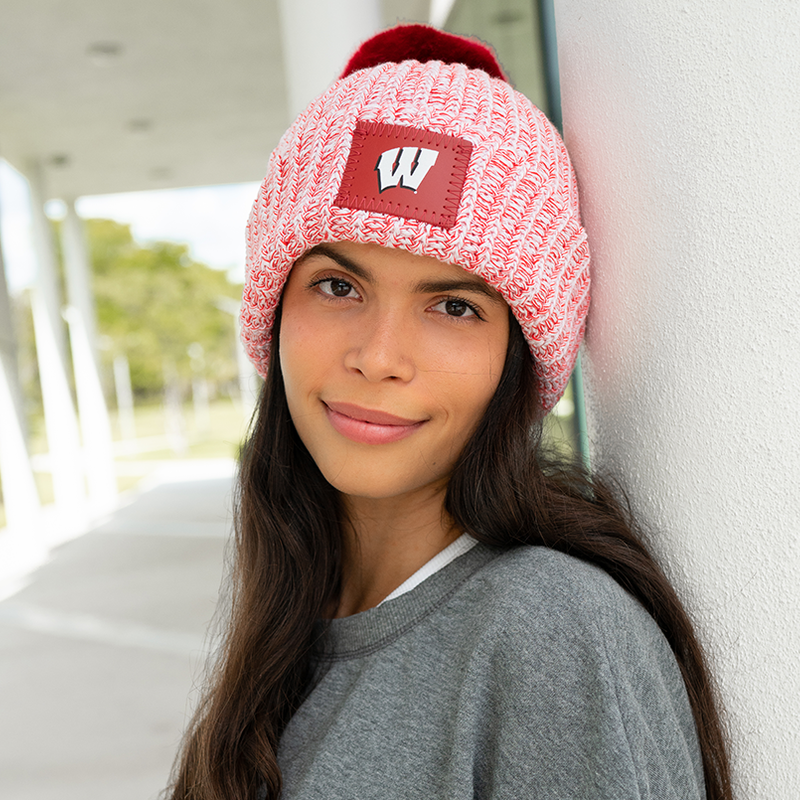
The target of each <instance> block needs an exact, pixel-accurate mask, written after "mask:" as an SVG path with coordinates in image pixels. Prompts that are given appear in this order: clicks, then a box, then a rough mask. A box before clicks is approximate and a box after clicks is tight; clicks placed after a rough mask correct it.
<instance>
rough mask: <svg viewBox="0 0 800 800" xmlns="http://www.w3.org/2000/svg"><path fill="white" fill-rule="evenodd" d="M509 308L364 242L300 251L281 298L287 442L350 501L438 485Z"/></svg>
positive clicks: (482, 397) (469, 283)
mask: <svg viewBox="0 0 800 800" xmlns="http://www.w3.org/2000/svg"><path fill="white" fill-rule="evenodd" d="M508 330H509V328H508V306H507V305H506V303H505V301H504V300H503V299H502V297H501V296H500V295H499V294H498V293H497V292H496V291H495V290H494V289H492V288H491V287H490V286H489V285H488V284H487V283H485V282H484V281H483V280H482V279H481V278H479V277H477V276H475V275H472V274H470V273H468V272H466V271H465V270H463V269H461V268H460V267H457V266H454V265H453V264H446V263H442V262H441V261H437V260H436V259H434V258H428V257H423V256H415V255H412V254H410V253H408V252H407V251H405V250H396V249H390V248H385V247H380V246H378V245H372V244H359V243H354V242H336V243H331V244H325V245H320V246H319V247H315V248H313V249H312V250H310V251H309V252H308V253H307V254H306V255H305V256H303V257H302V258H301V259H299V261H298V262H297V263H296V264H295V266H294V267H293V269H292V271H291V273H290V275H289V279H288V281H287V284H286V288H285V289H284V293H283V301H282V315H281V328H280V363H281V369H282V372H283V378H284V382H285V385H286V397H287V401H288V405H289V411H290V412H291V415H292V420H293V421H294V424H295V427H296V428H297V432H298V434H299V435H300V438H301V439H302V440H303V443H304V444H305V446H306V447H307V448H308V451H309V452H310V453H311V456H312V457H313V459H314V461H315V462H316V463H317V466H318V467H319V468H320V470H321V472H322V474H323V475H324V476H325V478H326V479H327V480H328V481H329V482H330V483H331V484H332V485H333V486H334V487H336V488H337V489H338V490H339V491H341V492H343V493H345V494H348V495H352V496H358V497H370V498H388V497H399V496H401V495H404V494H408V493H410V492H414V491H419V490H422V489H425V488H427V487H430V488H434V489H436V488H438V487H440V486H441V487H443V486H445V485H446V483H447V479H448V477H449V475H450V472H451V470H452V468H453V466H454V464H455V461H456V459H457V457H458V455H459V453H460V452H461V450H462V448H463V447H464V445H465V443H466V441H467V439H468V438H469V436H470V435H471V434H472V432H473V431H474V429H475V427H476V426H477V423H478V421H479V420H480V419H481V417H482V415H483V413H484V411H485V410H486V406H487V405H488V403H489V400H490V399H491V398H492V395H493V394H494V392H495V389H496V388H497V384H498V383H499V381H500V375H501V373H502V371H503V364H504V361H505V354H506V346H507V344H508Z"/></svg>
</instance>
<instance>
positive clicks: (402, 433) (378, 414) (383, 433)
mask: <svg viewBox="0 0 800 800" xmlns="http://www.w3.org/2000/svg"><path fill="white" fill-rule="evenodd" d="M324 405H325V412H326V414H327V416H328V420H329V421H330V423H331V425H332V426H333V428H334V430H336V431H337V432H338V433H340V434H341V435H342V436H345V437H346V438H348V439H350V440H352V441H354V442H360V443H362V444H391V443H392V442H398V441H400V440H401V439H405V438H406V437H407V436H411V434H413V433H415V432H416V431H417V430H419V428H420V427H422V425H424V424H425V422H427V420H424V419H423V420H414V419H407V418H406V417H398V416H397V415H395V414H389V413H388V412H386V411H376V410H374V409H370V408H362V407H361V406H357V405H353V404H352V403H339V402H325V403H324Z"/></svg>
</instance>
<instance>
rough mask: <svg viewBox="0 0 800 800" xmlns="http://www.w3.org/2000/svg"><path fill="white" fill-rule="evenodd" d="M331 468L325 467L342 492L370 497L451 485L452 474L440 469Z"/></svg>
mask: <svg viewBox="0 0 800 800" xmlns="http://www.w3.org/2000/svg"><path fill="white" fill-rule="evenodd" d="M364 467H365V468H363V469H355V470H348V469H339V470H327V469H325V468H324V467H322V468H321V470H322V474H323V476H324V478H325V480H327V481H328V483H330V484H331V486H333V488H334V489H336V490H337V491H338V492H341V494H343V495H347V496H349V497H363V498H365V499H368V500H389V499H392V498H396V497H403V496H407V495H411V494H415V493H417V492H425V493H437V492H441V491H444V490H445V488H446V487H447V481H448V477H449V476H447V475H445V476H443V475H441V474H440V473H435V472H426V473H423V474H419V473H415V474H408V473H405V474H404V471H403V470H399V469H397V468H396V466H394V467H390V468H386V469H370V468H369V465H366V464H365V465H364Z"/></svg>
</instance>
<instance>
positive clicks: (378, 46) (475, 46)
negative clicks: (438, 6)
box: [339, 25, 508, 81]
mask: <svg viewBox="0 0 800 800" xmlns="http://www.w3.org/2000/svg"><path fill="white" fill-rule="evenodd" d="M411 59H413V60H414V61H419V62H422V63H424V62H426V61H444V62H445V63H446V64H464V65H466V66H467V67H469V68H470V69H482V70H483V71H484V72H487V73H489V75H491V76H492V77H493V78H500V80H503V81H507V80H508V78H507V77H506V76H505V73H504V72H503V69H502V67H501V66H500V63H499V62H498V60H497V57H496V56H495V54H494V52H493V51H492V50H491V48H489V47H488V46H487V45H485V44H483V42H479V41H477V40H475V39H467V38H466V37H465V36H456V35H455V34H452V33H444V32H443V31H440V30H437V29H436V28H431V27H430V26H429V25H398V26H397V27H395V28H389V29H388V30H385V31H381V33H378V34H376V35H375V36H373V37H372V38H371V39H367V41H366V42H364V43H363V44H362V45H361V47H359V48H358V50H356V52H355V53H353V55H352V57H351V58H350V60H349V61H348V62H347V66H346V67H345V68H344V72H342V74H341V75H340V76H339V78H340V79H341V78H346V77H347V76H348V75H350V74H352V73H353V72H357V71H358V70H360V69H368V68H369V67H377V66H378V64H386V63H387V62H395V63H399V62H401V61H408V60H411Z"/></svg>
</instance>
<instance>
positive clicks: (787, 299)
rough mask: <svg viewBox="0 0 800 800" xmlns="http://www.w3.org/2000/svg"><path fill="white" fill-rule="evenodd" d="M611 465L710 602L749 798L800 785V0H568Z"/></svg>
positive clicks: (600, 408)
mask: <svg viewBox="0 0 800 800" xmlns="http://www.w3.org/2000/svg"><path fill="white" fill-rule="evenodd" d="M556 19H557V32H558V50H559V62H560V75H561V89H562V100H563V111H564V125H565V138H566V141H567V146H568V147H569V149H570V152H571V154H572V156H573V159H574V162H575V166H576V171H577V173H578V180H579V184H580V188H581V192H582V201H583V214H584V220H585V223H586V227H587V229H588V232H589V237H590V244H591V245H592V247H593V258H594V262H593V263H594V266H593V276H594V292H593V301H592V309H591V312H590V315H591V316H590V320H591V321H590V329H589V334H588V340H587V349H586V355H587V358H586V360H585V363H586V364H587V366H588V375H587V379H588V383H589V386H588V404H589V414H590V439H591V441H592V445H593V459H594V463H595V465H600V466H601V467H603V468H606V469H608V470H610V471H611V472H613V473H614V474H616V475H618V476H620V477H621V478H622V480H623V482H624V484H625V485H626V486H627V487H628V489H629V491H630V493H631V496H632V499H633V501H634V506H635V508H636V510H637V511H638V512H639V513H640V515H641V516H642V518H643V519H644V520H645V521H646V522H647V523H648V524H649V525H650V526H651V528H652V530H653V535H652V542H653V546H654V549H655V550H656V552H657V553H658V555H659V556H660V557H661V559H662V561H663V563H664V564H665V566H666V568H667V570H668V573H669V574H670V576H671V578H672V579H673V581H674V582H675V584H676V585H677V587H678V589H679V591H680V592H681V594H682V596H683V597H684V598H685V601H686V603H687V605H688V607H689V609H690V611H691V613H692V615H693V616H694V617H695V619H696V621H697V623H698V626H699V628H700V631H701V636H702V638H703V640H704V642H705V643H706V645H707V647H708V649H709V651H710V654H711V657H712V662H713V666H714V668H715V672H716V676H717V680H718V683H719V685H720V688H721V692H722V695H723V698H724V701H725V704H726V705H727V708H728V721H729V725H730V729H731V733H732V739H733V755H734V778H735V781H736V787H737V797H738V798H740V800H744V799H745V798H748V799H749V798H765V799H766V798H770V800H773V799H776V798H780V799H781V800H789V798H798V797H800V664H799V663H798V662H800V611H799V610H798V609H800V536H799V532H800V477H798V476H800V434H799V429H800V413H799V412H800V3H797V2H791V1H790V0H770V2H764V1H763V0H736V2H734V3H731V2H729V0H697V1H696V2H690V1H689V0H661V2H658V3H650V2H647V3H644V2H642V1H641V0H609V1H608V2H604V3H597V2H594V0H556Z"/></svg>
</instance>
